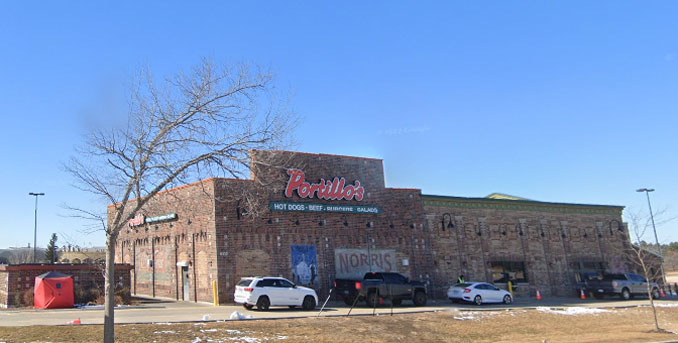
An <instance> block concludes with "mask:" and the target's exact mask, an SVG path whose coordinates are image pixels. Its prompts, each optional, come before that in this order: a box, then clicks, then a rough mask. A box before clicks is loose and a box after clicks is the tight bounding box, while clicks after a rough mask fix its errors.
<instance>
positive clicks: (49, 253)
mask: <svg viewBox="0 0 678 343" xmlns="http://www.w3.org/2000/svg"><path fill="white" fill-rule="evenodd" d="M56 241H57V235H56V233H53V234H52V238H50V240H49V245H47V250H46V251H45V259H46V260H47V261H48V262H49V263H54V262H56V260H57V259H59V256H58V251H57V248H58V246H57V245H56Z"/></svg>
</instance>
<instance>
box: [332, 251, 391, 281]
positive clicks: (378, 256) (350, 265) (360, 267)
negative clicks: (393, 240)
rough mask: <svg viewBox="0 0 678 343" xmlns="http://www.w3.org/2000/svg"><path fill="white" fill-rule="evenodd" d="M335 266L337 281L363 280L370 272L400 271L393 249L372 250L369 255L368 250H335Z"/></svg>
mask: <svg viewBox="0 0 678 343" xmlns="http://www.w3.org/2000/svg"><path fill="white" fill-rule="evenodd" d="M370 264H371V265H372V268H370ZM334 266H335V272H336V274H337V276H336V277H337V279H362V277H363V276H364V275H365V273H368V272H370V271H372V272H393V271H397V270H398V266H397V265H396V252H395V250H393V249H370V251H369V255H368V251H367V249H335V250H334Z"/></svg>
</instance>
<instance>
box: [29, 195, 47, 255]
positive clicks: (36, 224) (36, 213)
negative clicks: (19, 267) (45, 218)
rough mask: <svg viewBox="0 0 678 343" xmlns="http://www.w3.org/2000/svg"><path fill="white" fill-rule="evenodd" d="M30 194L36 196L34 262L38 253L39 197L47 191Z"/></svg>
mask: <svg viewBox="0 0 678 343" xmlns="http://www.w3.org/2000/svg"><path fill="white" fill-rule="evenodd" d="M28 195H32V196H34V197H35V228H34V230H33V263H35V262H36V260H35V256H36V255H35V254H36V244H37V240H38V238H37V237H38V197H39V196H41V195H45V193H33V192H30V193H28Z"/></svg>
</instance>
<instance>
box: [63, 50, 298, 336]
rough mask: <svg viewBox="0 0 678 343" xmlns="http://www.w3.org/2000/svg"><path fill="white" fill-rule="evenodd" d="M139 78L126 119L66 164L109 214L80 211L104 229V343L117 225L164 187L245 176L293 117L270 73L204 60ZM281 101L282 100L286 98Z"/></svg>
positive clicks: (94, 134) (283, 135) (281, 140)
mask: <svg viewBox="0 0 678 343" xmlns="http://www.w3.org/2000/svg"><path fill="white" fill-rule="evenodd" d="M156 81H157V80H156V79H154V78H153V77H152V76H151V74H150V73H149V72H147V71H144V72H142V73H140V74H139V76H138V78H137V79H136V81H135V82H134V85H133V87H132V91H131V98H130V101H129V110H128V114H127V116H126V118H125V120H124V122H123V123H122V124H120V125H114V126H113V127H108V128H98V129H92V130H91V132H90V134H89V135H88V136H87V138H86V141H85V142H84V144H83V146H82V148H81V149H79V151H78V154H77V157H74V158H73V159H72V160H71V162H70V163H69V164H68V165H67V167H66V169H67V171H68V172H70V173H71V174H72V175H73V176H74V178H75V179H76V180H77V185H78V187H79V188H80V189H82V190H84V191H87V192H91V193H93V194H95V195H97V196H100V197H103V198H104V199H105V200H106V202H107V203H108V204H109V207H108V213H107V214H99V213H98V211H92V210H88V209H82V208H80V209H78V211H76V215H77V216H82V217H84V218H89V219H94V220H95V222H98V225H100V226H99V227H103V228H104V231H105V233H106V282H105V290H106V297H105V298H106V300H105V318H104V342H114V340H115V336H114V298H113V297H114V283H115V281H114V280H115V278H114V262H115V246H116V242H117V239H118V235H119V234H120V231H121V230H122V229H123V228H124V227H126V226H127V223H128V221H129V220H130V219H132V218H134V216H135V215H136V213H137V212H138V211H139V210H141V209H142V208H143V207H144V205H146V204H148V203H149V201H150V200H151V199H152V198H153V197H154V196H155V195H156V194H157V193H158V192H159V191H161V190H163V189H167V188H170V187H173V186H176V185H178V184H185V183H188V182H189V181H195V180H197V179H201V178H202V177H203V176H205V175H208V176H229V177H235V178H239V177H243V176H248V171H249V168H250V152H251V151H252V150H253V149H256V150H270V149H276V148H280V146H282V145H284V144H286V143H287V142H288V140H289V135H288V134H289V132H290V130H291V128H292V127H293V125H294V123H295V120H294V117H293V115H292V114H291V113H290V112H289V111H288V110H287V108H286V103H285V102H284V101H280V99H279V98H278V97H277V96H276V94H275V93H274V88H273V86H272V82H271V81H272V76H271V75H270V74H269V73H266V72H262V71H260V70H258V69H254V68H251V67H249V66H247V65H235V66H217V65H215V64H214V63H213V62H212V61H209V60H204V61H203V62H202V63H201V64H200V65H199V66H197V67H196V68H194V69H193V70H192V71H191V72H190V73H189V74H181V73H180V74H178V75H177V76H175V77H173V78H168V79H165V80H164V81H162V82H159V83H157V84H156ZM283 100H284V99H283Z"/></svg>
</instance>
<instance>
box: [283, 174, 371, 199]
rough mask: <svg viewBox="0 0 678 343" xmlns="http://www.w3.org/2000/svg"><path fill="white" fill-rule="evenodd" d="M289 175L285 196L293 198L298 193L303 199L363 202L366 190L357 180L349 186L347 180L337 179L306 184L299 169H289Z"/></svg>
mask: <svg viewBox="0 0 678 343" xmlns="http://www.w3.org/2000/svg"><path fill="white" fill-rule="evenodd" d="M287 175H289V176H290V178H289V180H287V187H285V196H286V197H288V198H291V197H292V193H294V191H295V190H296V191H297V195H298V196H299V197H301V198H313V197H314V196H316V197H318V199H325V200H353V199H355V200H357V201H361V200H363V194H365V188H363V187H362V186H361V185H360V181H358V180H356V181H355V184H353V185H350V184H349V185H347V184H346V179H345V178H343V177H342V178H338V177H335V178H334V179H333V180H332V181H325V179H320V182H319V183H313V184H311V183H308V182H306V176H305V175H304V172H303V171H301V170H299V169H288V170H287Z"/></svg>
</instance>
